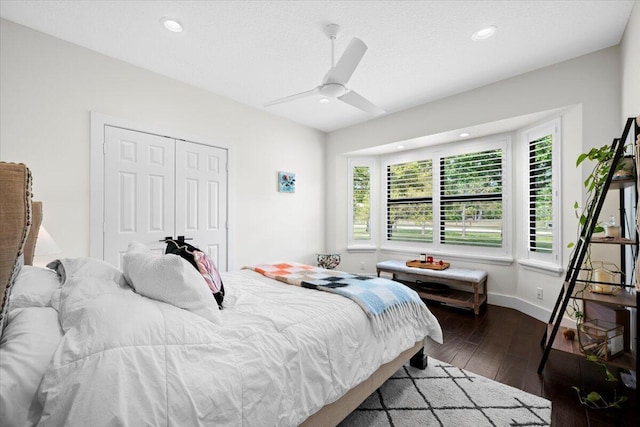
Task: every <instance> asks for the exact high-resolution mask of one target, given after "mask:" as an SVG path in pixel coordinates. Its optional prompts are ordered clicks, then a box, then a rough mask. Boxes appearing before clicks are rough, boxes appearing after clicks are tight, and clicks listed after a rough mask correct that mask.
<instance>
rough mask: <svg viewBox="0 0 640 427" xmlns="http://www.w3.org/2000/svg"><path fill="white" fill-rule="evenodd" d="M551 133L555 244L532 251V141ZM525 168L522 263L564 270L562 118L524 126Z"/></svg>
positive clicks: (554, 271) (543, 268)
mask: <svg viewBox="0 0 640 427" xmlns="http://www.w3.org/2000/svg"><path fill="white" fill-rule="evenodd" d="M547 135H551V137H552V139H551V141H552V142H551V144H552V145H551V159H552V160H551V182H552V186H551V188H552V194H551V203H552V209H551V212H552V216H551V217H552V220H551V221H552V224H553V226H552V244H551V252H550V253H542V252H539V251H532V250H531V246H530V226H531V224H530V206H529V200H530V197H531V174H530V171H529V150H530V144H531V142H533V141H537V140H539V139H541V138H543V137H545V136H547ZM520 140H521V143H522V156H521V161H522V165H523V168H526V170H527V174H526V178H525V179H523V183H522V189H523V195H524V198H523V201H522V205H523V210H522V213H523V227H522V257H521V259H520V260H519V262H520V264H522V265H523V266H525V267H532V268H535V269H538V270H542V271H548V272H551V273H556V274H561V273H562V271H563V268H562V250H561V246H562V194H561V188H562V186H561V176H562V175H561V172H562V169H561V167H562V157H561V155H562V152H561V147H562V122H561V119H560V118H556V119H553V120H549V121H545V122H544V123H541V124H538V125H536V126H533V127H530V128H527V129H524V130H523V131H522V134H521V138H520Z"/></svg>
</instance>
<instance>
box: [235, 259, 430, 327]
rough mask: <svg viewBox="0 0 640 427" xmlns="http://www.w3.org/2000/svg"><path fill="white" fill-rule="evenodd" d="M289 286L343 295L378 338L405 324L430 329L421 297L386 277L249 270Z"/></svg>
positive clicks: (291, 267) (297, 267) (290, 266)
mask: <svg viewBox="0 0 640 427" xmlns="http://www.w3.org/2000/svg"><path fill="white" fill-rule="evenodd" d="M245 268H247V269H251V270H253V271H256V272H258V273H260V274H262V275H264V276H266V277H269V278H271V279H274V280H278V281H280V282H283V283H287V284H289V285H296V286H301V287H303V288H309V289H317V290H321V291H325V292H331V293H334V294H338V295H342V296H343V297H346V298H349V299H351V300H352V301H354V302H355V303H356V304H358V305H359V306H360V308H362V310H363V311H364V312H365V313H366V314H367V317H369V319H370V320H371V322H372V323H373V325H374V330H375V331H376V333H377V334H380V333H382V334H384V333H387V332H390V331H392V330H393V329H394V328H395V326H396V325H397V324H399V323H401V322H406V321H409V322H412V323H416V324H418V325H425V326H429V325H430V321H429V314H428V313H429V312H428V309H427V306H426V305H425V304H424V302H422V300H421V299H420V297H419V296H418V294H417V293H416V292H415V291H413V290H412V289H410V288H409V287H407V286H404V285H403V284H401V283H398V282H395V281H393V280H389V279H385V278H382V277H369V276H357V275H353V274H349V273H345V272H342V271H335V270H325V269H323V268H317V267H313V266H310V265H304V264H298V263H293V262H290V263H279V264H259V265H255V266H250V267H245Z"/></svg>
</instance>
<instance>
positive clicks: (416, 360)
mask: <svg viewBox="0 0 640 427" xmlns="http://www.w3.org/2000/svg"><path fill="white" fill-rule="evenodd" d="M428 361H429V358H428V357H427V356H426V355H425V354H424V347H422V348H421V349H420V350H418V352H417V353H416V354H414V355H413V357H412V358H411V360H409V365H411V366H413V367H414V368H418V369H426V367H427V364H428Z"/></svg>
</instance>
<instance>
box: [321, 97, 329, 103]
mask: <svg viewBox="0 0 640 427" xmlns="http://www.w3.org/2000/svg"><path fill="white" fill-rule="evenodd" d="M329 102H331V100H330V99H329V98H325V97H322V98H320V104H328V103H329Z"/></svg>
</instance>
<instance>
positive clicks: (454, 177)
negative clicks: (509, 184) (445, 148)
mask: <svg viewBox="0 0 640 427" xmlns="http://www.w3.org/2000/svg"><path fill="white" fill-rule="evenodd" d="M440 242H441V243H442V244H447V245H449V244H454V245H472V246H489V247H501V246H502V150H501V149H494V150H488V151H481V152H475V153H468V154H458V155H455V156H447V157H442V158H441V159H440Z"/></svg>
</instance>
